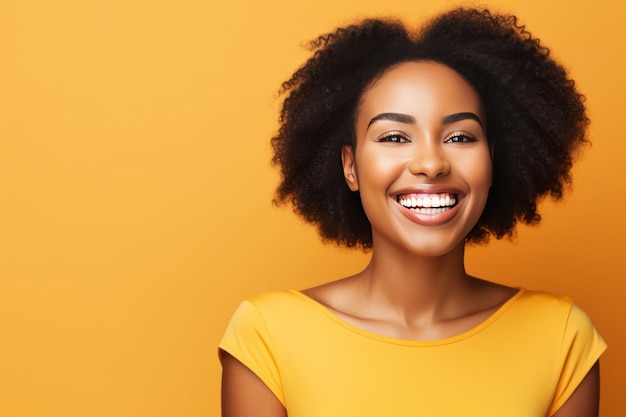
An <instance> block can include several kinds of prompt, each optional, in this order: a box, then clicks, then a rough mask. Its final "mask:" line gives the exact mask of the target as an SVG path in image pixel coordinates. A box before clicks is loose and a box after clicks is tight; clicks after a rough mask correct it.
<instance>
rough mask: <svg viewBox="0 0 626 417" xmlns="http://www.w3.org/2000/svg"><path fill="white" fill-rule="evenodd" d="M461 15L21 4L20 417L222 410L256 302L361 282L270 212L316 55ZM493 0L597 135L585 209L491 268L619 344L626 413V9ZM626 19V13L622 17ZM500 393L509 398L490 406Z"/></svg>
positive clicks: (357, 6)
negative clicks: (341, 33)
mask: <svg viewBox="0 0 626 417" xmlns="http://www.w3.org/2000/svg"><path fill="white" fill-rule="evenodd" d="M456 4H458V3H456V2H452V1H445V0H438V1H437V0H431V1H421V2H418V1H408V0H386V1H380V0H349V1H337V0H320V1H317V2H315V3H313V2H311V3H308V2H297V1H293V0H280V1H277V0H276V1H263V2H261V1H253V0H246V1H226V0H219V1H218V0H178V1H154V0H151V1H148V0H140V1H133V0H128V1H122V0H118V1H105V0H56V1H34V0H4V1H3V2H2V3H1V4H0V416H3V417H17V416H19V417H26V416H28V417H92V416H94V417H95V416H117V417H123V416H150V417H160V416H217V415H218V414H219V379H220V367H219V363H218V360H217V356H216V345H217V343H218V341H219V339H220V336H221V333H222V331H223V329H224V327H225V325H226V323H227V321H228V318H229V316H230V314H231V313H232V312H233V310H234V309H235V308H236V306H237V305H238V303H239V301H240V300H241V299H243V298H245V297H247V296H249V295H252V294H254V293H257V292H259V291H264V290H269V289H283V288H304V287H308V286H312V285H315V284H317V283H321V282H324V281H328V280H331V279H335V278H339V277H342V276H344V275H346V274H348V273H350V272H353V271H356V270H357V269H358V268H360V267H362V266H363V265H364V263H365V262H366V259H367V258H366V256H364V255H362V254H359V253H355V252H350V251H348V250H344V249H337V248H335V247H333V246H323V245H322V244H321V243H319V239H318V238H317V236H316V234H315V231H314V230H313V229H312V228H311V227H309V226H306V225H303V224H302V223H301V222H300V221H299V220H298V219H297V218H295V217H294V216H293V215H292V214H291V212H290V210H289V209H288V208H282V209H276V208H274V207H272V205H271V198H272V194H273V189H274V186H275V184H276V181H277V173H276V171H275V170H274V169H273V168H272V167H271V166H270V163H269V159H270V149H269V137H270V136H271V135H272V133H273V132H274V130H275V129H276V126H277V124H276V119H277V110H278V104H279V101H278V99H277V97H276V91H277V89H278V88H279V86H280V83H281V82H282V81H283V80H284V79H286V78H287V77H288V76H289V75H290V74H291V72H292V71H293V70H294V69H295V68H296V67H297V66H298V65H299V64H300V63H301V62H302V61H303V59H304V58H305V57H306V51H305V50H304V49H303V48H302V47H301V46H302V44H303V43H304V42H305V41H307V40H309V39H311V38H312V37H314V36H316V35H318V34H320V33H322V32H326V31H328V30H330V29H331V28H333V27H335V26H337V25H339V24H343V23H346V22H349V21H350V20H352V19H353V18H356V17H364V16H371V15H381V14H382V15H393V16H398V17H403V18H405V19H406V20H407V21H409V22H415V23H419V22H421V21H423V19H425V18H426V17H429V16H431V15H432V14H433V13H435V12H437V11H440V10H442V9H443V8H446V7H448V6H451V5H456ZM576 4H577V3H575V2H571V1H564V0H561V1H554V2H551V1H545V0H525V1H520V0H494V1H493V2H492V3H491V6H492V7H493V8H496V9H503V10H508V11H512V12H514V13H517V14H519V16H520V17H521V18H522V21H523V22H524V23H526V24H527V25H528V27H529V29H530V30H531V31H532V32H533V33H535V34H537V35H538V36H539V37H540V38H541V39H542V40H543V41H544V42H545V43H546V44H547V45H548V46H550V47H551V48H552V49H553V50H554V51H555V56H557V57H558V58H559V59H561V60H562V61H564V62H565V63H566V65H567V66H568V67H569V68H571V70H572V76H573V77H574V78H575V79H576V80H577V82H578V85H579V86H580V89H581V90H582V91H583V92H584V93H585V94H586V95H587V97H588V105H589V110H590V115H591V117H592V120H593V125H592V129H591V139H592V141H593V146H592V147H590V148H589V149H588V151H587V152H586V153H585V155H584V157H583V158H582V160H581V162H580V163H579V164H578V165H577V167H576V169H575V187H574V190H573V193H571V194H570V195H568V196H567V198H566V201H565V202H564V203H557V204H553V203H547V204H544V205H542V212H543V214H544V221H543V223H542V224H541V226H540V227H537V228H521V229H520V230H519V235H518V239H517V241H515V242H513V243H512V242H508V241H503V242H492V243H491V244H489V245H488V246H487V247H480V248H476V249H472V250H470V252H469V254H468V265H469V270H470V272H472V273H474V274H477V275H480V276H483V277H486V278H490V279H493V280H496V281H500V282H503V283H507V284H512V285H521V286H526V287H530V288H541V289H546V290H550V291H554V292H559V293H566V294H570V295H572V296H574V298H575V299H576V300H577V302H578V304H580V305H581V306H582V307H583V308H584V309H585V310H586V311H587V312H588V313H589V314H590V315H591V316H592V317H593V319H594V321H595V323H596V325H597V326H598V327H599V329H600V330H601V332H602V334H603V335H604V336H605V338H606V339H607V341H608V343H609V345H610V347H609V350H608V351H607V353H606V354H605V356H604V357H603V359H602V362H603V363H602V385H603V387H602V388H603V394H602V409H603V415H604V416H617V415H619V414H620V413H621V412H623V400H622V398H620V397H621V396H622V395H623V394H622V393H623V387H624V385H625V381H624V375H625V374H626V367H625V365H624V361H623V356H624V353H625V350H626V340H625V336H624V330H623V329H624V321H625V319H626V314H625V307H624V305H625V304H626V302H625V301H624V300H623V298H624V292H625V290H626V284H625V281H626V280H625V278H626V276H625V275H626V274H624V272H623V259H624V255H623V248H624V243H623V240H624V235H625V234H626V221H625V220H624V212H625V211H626V192H625V191H626V190H625V188H626V187H625V186H624V180H623V179H624V171H625V170H626V163H625V162H624V158H625V155H626V139H625V138H624V125H623V122H624V114H623V112H624V103H625V102H626V85H625V83H626V82H625V81H624V75H625V74H626V54H625V53H624V52H625V51H626V41H625V40H626V37H625V36H624V34H623V12H624V10H623V6H616V5H614V4H618V2H612V1H609V0H596V1H593V2H585V5H584V6H582V5H576ZM618 7H622V10H617V8H618ZM485 394H486V395H488V394H489V393H485Z"/></svg>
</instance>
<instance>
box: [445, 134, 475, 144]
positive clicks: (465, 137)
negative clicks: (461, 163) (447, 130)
mask: <svg viewBox="0 0 626 417" xmlns="http://www.w3.org/2000/svg"><path fill="white" fill-rule="evenodd" d="M466 142H476V138H475V137H474V136H473V135H470V134H469V133H464V132H459V133H454V134H452V135H450V136H448V137H447V138H446V140H444V143H466Z"/></svg>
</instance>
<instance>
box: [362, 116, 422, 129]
mask: <svg viewBox="0 0 626 417" xmlns="http://www.w3.org/2000/svg"><path fill="white" fill-rule="evenodd" d="M378 120H391V121H392V122H400V123H407V124H411V123H415V117H413V116H410V115H408V114H402V113H381V114H379V115H376V116H374V117H372V120H370V122H369V123H368V124H367V127H368V128H369V127H370V126H371V125H372V123H374V122H376V121H378Z"/></svg>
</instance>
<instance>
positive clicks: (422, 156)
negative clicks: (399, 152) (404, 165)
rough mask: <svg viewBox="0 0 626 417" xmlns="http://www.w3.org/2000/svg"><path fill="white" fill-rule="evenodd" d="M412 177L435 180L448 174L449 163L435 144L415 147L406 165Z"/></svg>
mask: <svg viewBox="0 0 626 417" xmlns="http://www.w3.org/2000/svg"><path fill="white" fill-rule="evenodd" d="M408 169H409V172H411V174H413V175H423V176H426V177H428V178H437V177H439V176H442V175H447V174H449V173H450V162H449V161H448V159H447V158H446V157H445V155H444V153H443V152H442V150H441V149H440V147H439V146H437V145H436V144H422V145H421V146H416V147H415V150H414V152H413V155H412V158H411V160H410V161H409V165H408Z"/></svg>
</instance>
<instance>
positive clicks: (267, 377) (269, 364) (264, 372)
mask: <svg viewBox="0 0 626 417" xmlns="http://www.w3.org/2000/svg"><path fill="white" fill-rule="evenodd" d="M219 348H220V349H222V350H224V351H225V352H228V353H229V354H230V355H232V356H233V357H234V358H235V359H237V360H238V361H240V362H241V363H242V364H244V365H245V366H246V367H248V369H250V370H251V371H252V372H254V374H255V375H257V376H258V377H259V378H260V379H261V380H262V381H263V382H264V383H265V385H267V387H268V388H269V389H270V390H271V391H272V392H273V393H274V395H276V397H277V398H278V400H279V401H280V402H281V403H282V404H283V405H284V404H285V400H284V395H283V392H282V388H281V383H280V375H279V372H278V367H277V365H276V360H275V356H274V347H273V345H272V341H271V337H270V334H269V331H268V329H267V326H266V325H265V321H264V320H263V317H262V316H261V314H260V313H259V311H258V310H257V308H256V307H255V306H254V304H252V303H251V302H249V301H244V302H242V303H241V305H240V306H239V308H238V309H237V310H236V311H235V314H234V315H233V317H232V318H231V319H230V323H229V324H228V326H227V328H226V332H225V333H224V337H223V338H222V341H221V342H220V344H219Z"/></svg>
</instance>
